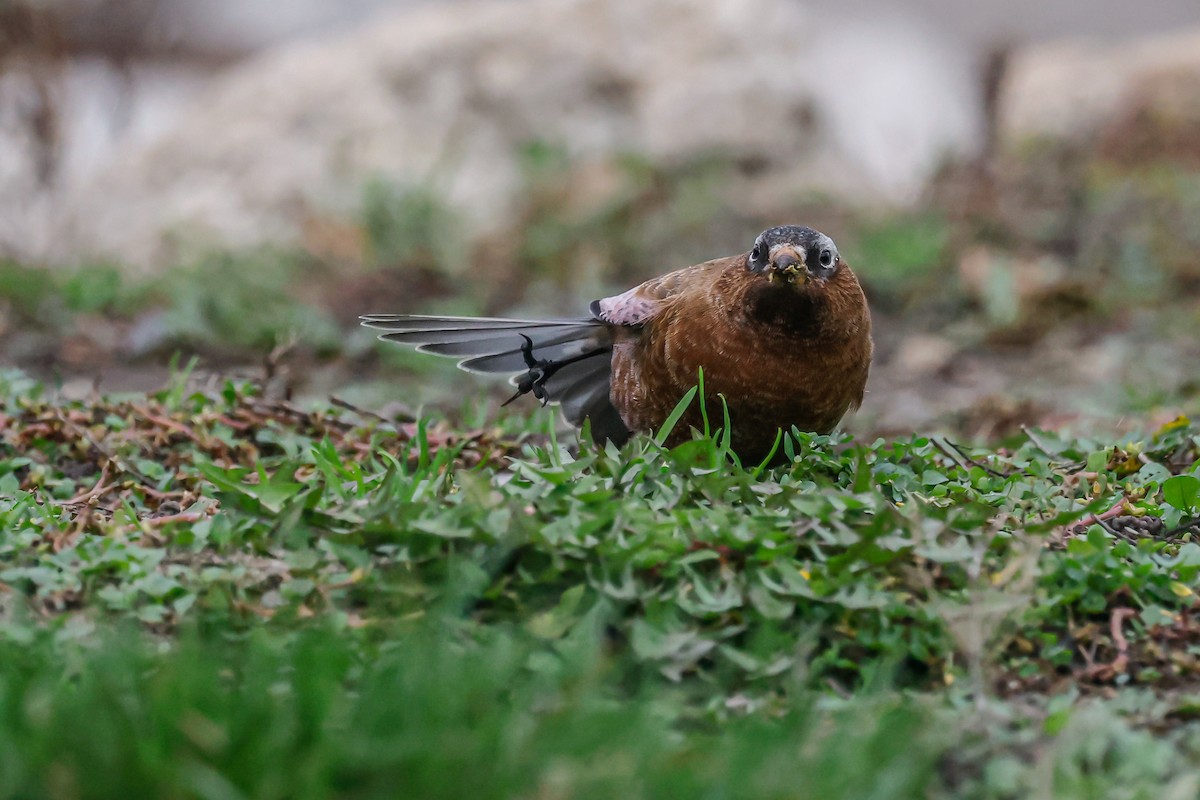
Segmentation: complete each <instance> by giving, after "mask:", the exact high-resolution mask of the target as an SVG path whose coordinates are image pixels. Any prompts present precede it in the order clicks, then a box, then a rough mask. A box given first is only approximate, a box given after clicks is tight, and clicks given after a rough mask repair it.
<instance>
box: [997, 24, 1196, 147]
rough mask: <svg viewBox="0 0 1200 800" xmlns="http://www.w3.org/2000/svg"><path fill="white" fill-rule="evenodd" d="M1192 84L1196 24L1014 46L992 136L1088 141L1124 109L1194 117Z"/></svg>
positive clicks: (1014, 143) (1012, 140) (1124, 116)
mask: <svg viewBox="0 0 1200 800" xmlns="http://www.w3.org/2000/svg"><path fill="white" fill-rule="evenodd" d="M1198 84H1200V28H1192V29H1186V30H1183V31H1180V32H1178V33H1172V34H1169V35H1155V36H1145V37H1139V38H1136V39H1132V40H1128V39H1126V40H1120V39H1073V40H1066V41H1058V42H1051V43H1048V44H1039V45H1032V46H1028V47H1024V48H1020V49H1017V50H1016V51H1014V52H1013V53H1012V54H1011V56H1010V58H1009V61H1008V67H1007V72H1006V75H1005V78H1004V84H1003V87H1002V91H1001V96H1000V100H999V108H998V127H999V132H1000V137H1001V140H1002V142H1004V143H1005V144H1006V145H1008V146H1010V147H1019V146H1021V145H1022V144H1024V143H1026V142H1028V141H1030V140H1035V139H1043V138H1049V139H1056V140H1067V141H1071V142H1075V143H1077V144H1091V143H1092V142H1093V141H1094V140H1095V139H1096V137H1098V136H1100V134H1101V133H1102V132H1103V131H1105V130H1106V129H1110V128H1111V127H1112V126H1121V125H1123V124H1125V122H1124V121H1126V120H1129V119H1130V118H1131V117H1130V115H1131V114H1133V115H1135V116H1138V115H1140V116H1142V117H1143V118H1153V117H1155V116H1156V115H1158V114H1160V113H1162V114H1164V115H1166V116H1168V117H1177V116H1179V114H1180V113H1181V111H1182V113H1184V114H1185V115H1191V116H1192V117H1193V118H1194V115H1195V113H1196V112H1195V108H1196V107H1195V106H1191V103H1192V102H1194V101H1195V100H1196V99H1197V97H1198V95H1200V92H1198V91H1197V90H1196V88H1195V87H1196V86H1197V85H1198ZM1181 99H1182V100H1185V101H1186V102H1185V103H1184V104H1183V106H1181V105H1180V100H1181ZM1187 108H1191V110H1190V111H1189V110H1187Z"/></svg>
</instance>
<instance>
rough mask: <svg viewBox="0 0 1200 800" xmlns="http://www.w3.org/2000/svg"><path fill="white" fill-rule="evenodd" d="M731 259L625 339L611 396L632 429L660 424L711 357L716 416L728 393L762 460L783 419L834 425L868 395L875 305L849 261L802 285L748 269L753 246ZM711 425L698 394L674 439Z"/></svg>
mask: <svg viewBox="0 0 1200 800" xmlns="http://www.w3.org/2000/svg"><path fill="white" fill-rule="evenodd" d="M724 262H727V263H722V264H718V263H714V264H713V269H712V271H708V270H705V272H708V274H707V275H699V274H698V275H697V278H698V279H697V280H696V281H695V285H692V286H687V287H685V288H684V289H683V290H682V291H680V292H678V293H677V294H676V295H675V296H673V297H672V298H671V299H670V301H669V302H668V303H667V305H666V306H665V307H664V308H663V309H662V311H661V312H660V313H659V314H657V315H655V317H654V318H653V319H651V320H648V321H647V323H646V325H645V326H643V327H642V328H641V329H640V330H637V331H629V332H628V333H627V334H626V335H624V336H621V337H619V338H618V340H617V341H616V342H615V344H614V348H613V356H612V370H613V372H612V386H611V398H612V401H613V405H614V406H615V407H616V408H617V410H618V411H619V412H620V414H621V417H622V419H623V420H624V422H625V424H626V425H627V426H628V427H629V429H630V430H634V431H638V430H650V429H656V428H658V427H659V426H661V425H662V423H663V422H664V421H665V420H666V418H667V416H668V415H669V414H670V413H671V411H672V410H673V409H674V408H675V406H676V405H677V404H678V402H679V400H680V398H682V397H683V395H684V394H685V393H686V392H687V391H688V390H689V389H690V388H691V387H692V386H695V385H696V381H697V374H698V371H699V370H700V369H701V368H703V370H704V385H705V395H706V400H707V410H708V414H709V419H710V421H712V424H713V425H714V427H715V426H719V425H721V419H722V407H721V398H724V400H725V402H726V404H727V405H728V407H729V414H730V420H731V423H732V429H733V445H734V449H735V450H736V451H737V452H738V454H739V456H741V458H742V459H743V460H745V461H754V460H758V459H762V458H764V457H766V455H767V453H768V452H769V450H770V448H771V446H772V445H773V443H774V441H775V438H776V435H777V432H778V430H779V429H780V428H783V429H784V430H789V429H790V428H791V427H792V426H793V425H794V426H796V427H797V428H799V429H800V430H804V431H814V432H819V433H827V432H829V431H831V430H832V429H833V428H834V426H835V425H837V423H838V421H839V420H841V418H842V417H843V416H844V415H845V413H846V411H848V410H849V409H850V408H851V407H852V406H857V405H858V404H859V403H861V402H862V398H863V392H864V389H865V386H866V380H867V371H868V369H869V366H870V361H871V351H872V345H871V323H870V313H869V311H868V309H867V304H866V299H865V297H864V296H863V293H862V289H861V288H860V286H859V284H858V280H857V279H856V278H855V276H854V273H853V272H852V271H851V270H850V268H849V267H848V266H845V265H843V266H842V267H841V268H840V269H839V270H838V272H837V273H836V274H835V275H834V276H833V277H832V278H831V279H829V280H828V281H827V282H824V283H819V284H816V285H814V286H812V287H810V288H807V289H803V290H797V289H795V288H794V287H790V286H786V285H785V286H780V285H772V284H770V283H769V282H768V281H767V279H766V278H765V277H763V276H762V275H758V274H755V273H752V272H750V271H748V270H747V269H746V268H745V261H744V257H735V258H730V259H725V260H724ZM713 272H719V274H716V275H714V274H713ZM701 425H702V418H701V414H700V409H699V405H698V404H693V406H692V408H691V409H690V410H689V413H688V414H687V415H686V416H685V417H684V419H683V420H682V421H681V424H680V425H679V426H677V427H676V429H675V431H674V433H673V434H672V439H673V440H674V441H675V442H677V441H679V440H682V439H686V438H687V437H688V436H689V428H690V427H700V426H701Z"/></svg>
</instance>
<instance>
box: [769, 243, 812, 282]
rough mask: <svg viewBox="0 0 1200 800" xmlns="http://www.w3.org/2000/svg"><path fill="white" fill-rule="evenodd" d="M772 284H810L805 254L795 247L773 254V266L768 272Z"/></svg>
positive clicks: (785, 248)
mask: <svg viewBox="0 0 1200 800" xmlns="http://www.w3.org/2000/svg"><path fill="white" fill-rule="evenodd" d="M767 278H768V279H769V280H770V281H771V283H776V282H783V283H799V284H801V285H803V284H805V283H807V282H808V268H807V267H806V266H805V263H804V253H802V252H800V251H798V250H796V248H794V247H790V246H784V247H780V248H779V249H778V250H776V251H775V252H773V253H772V254H771V266H770V268H769V269H768V271H767Z"/></svg>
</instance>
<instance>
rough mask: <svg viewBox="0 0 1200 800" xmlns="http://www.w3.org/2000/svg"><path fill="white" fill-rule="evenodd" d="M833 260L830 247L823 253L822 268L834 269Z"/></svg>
mask: <svg viewBox="0 0 1200 800" xmlns="http://www.w3.org/2000/svg"><path fill="white" fill-rule="evenodd" d="M833 259H834V256H833V251H832V250H830V249H829V248H828V247H826V248H825V249H824V250H822V251H821V266H822V267H826V268H828V267H832V266H833Z"/></svg>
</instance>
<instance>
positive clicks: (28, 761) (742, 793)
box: [0, 373, 1200, 798]
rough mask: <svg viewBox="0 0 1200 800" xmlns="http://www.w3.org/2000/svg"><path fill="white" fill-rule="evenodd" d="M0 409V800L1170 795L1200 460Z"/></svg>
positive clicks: (1186, 712) (941, 443)
mask: <svg viewBox="0 0 1200 800" xmlns="http://www.w3.org/2000/svg"><path fill="white" fill-rule="evenodd" d="M517 422H518V423H519V424H516V425H512V424H510V425H509V427H508V428H507V429H499V428H497V429H480V430H462V431H458V430H453V429H451V428H449V427H447V426H446V425H444V424H443V423H439V422H437V421H435V420H433V419H430V418H422V419H419V420H417V421H414V422H393V421H390V420H386V419H382V418H378V417H376V416H374V415H372V414H371V413H369V412H366V411H362V410H357V409H353V408H345V407H317V408H311V409H310V408H305V409H301V408H297V407H294V406H292V405H290V404H288V403H285V402H281V401H277V400H271V399H269V398H267V397H264V396H263V394H262V390H261V389H260V388H259V387H257V386H255V385H253V384H241V383H235V382H216V383H209V384H202V383H199V382H197V381H195V380H189V379H188V376H187V375H183V374H181V375H179V376H178V377H177V378H176V379H175V380H174V381H173V382H172V383H171V385H169V386H168V387H166V388H165V389H164V390H162V391H161V392H158V393H156V394H154V395H151V396H148V397H138V398H132V399H130V398H126V399H93V400H90V401H86V402H63V401H60V400H58V399H57V398H55V397H54V396H52V395H47V393H46V392H45V391H44V390H43V389H42V388H41V387H40V386H38V385H37V384H35V383H34V382H32V381H30V380H28V379H26V378H24V377H23V376H21V375H20V374H18V373H6V374H4V375H3V377H0V440H2V442H3V450H0V796H13V797H37V796H54V797H101V796H112V795H114V794H133V795H138V796H188V797H191V796H195V797H327V796H347V797H359V796H361V797H369V796H394V795H395V793H396V792H397V791H400V790H399V789H398V787H402V786H403V787H405V788H406V791H405V792H404V793H405V794H408V795H411V796H447V797H461V796H477V795H478V796H497V797H500V796H503V797H514V796H517V797H521V796H554V797H592V796H598V797H605V796H612V797H638V796H642V797H658V796H710V797H830V796H838V797H848V796H853V797H881V798H883V797H914V796H924V797H980V798H1008V797H1014V798H1015V797H1026V796H1037V795H1038V793H1041V795H1042V796H1055V797H1110V796H1111V797H1167V796H1179V797H1184V796H1192V795H1194V794H1195V791H1196V788H1197V787H1196V779H1195V774H1196V769H1197V767H1198V766H1200V738H1198V737H1200V727H1197V725H1196V723H1195V719H1196V716H1197V715H1196V709H1197V707H1200V702H1198V698H1197V696H1196V695H1194V694H1193V693H1192V689H1191V687H1192V686H1194V677H1195V675H1196V673H1197V671H1198V670H1200V660H1198V658H1197V653H1200V634H1198V633H1197V630H1198V629H1197V628H1196V627H1195V624H1194V622H1193V618H1192V614H1193V607H1194V604H1195V602H1196V594H1195V593H1196V592H1197V591H1198V590H1200V547H1198V546H1197V544H1196V543H1195V542H1194V541H1193V539H1194V538H1195V536H1196V535H1197V533H1200V531H1198V530H1197V517H1198V516H1200V491H1198V490H1200V428H1197V426H1196V425H1194V424H1192V423H1190V422H1188V421H1187V420H1183V419H1181V420H1178V421H1176V422H1175V423H1172V424H1170V425H1167V426H1164V427H1163V428H1162V429H1159V430H1154V431H1148V432H1147V433H1146V434H1145V435H1144V436H1142V437H1138V438H1136V440H1134V441H1123V442H1104V441H1091V440H1087V439H1081V438H1065V437H1063V436H1060V435H1058V434H1055V433H1053V432H1049V431H1030V432H1029V433H1028V434H1027V435H1023V436H1021V437H1018V438H1016V439H1014V440H1012V441H1007V442H1001V443H998V444H997V446H995V447H989V448H982V447H968V446H962V445H958V444H955V443H952V442H949V441H947V440H945V439H942V438H937V437H923V436H913V437H908V438H902V439H895V440H880V441H874V442H856V441H852V440H849V439H847V438H846V437H844V436H833V437H823V436H822V437H814V436H807V435H804V434H799V433H796V434H795V435H794V436H791V437H789V438H788V439H787V440H785V441H784V442H783V444H782V446H783V447H784V448H785V451H786V452H787V453H788V455H789V457H790V464H789V465H788V466H786V467H781V468H778V469H774V470H769V471H768V470H762V469H760V468H758V467H755V466H752V465H751V466H747V467H742V466H739V465H737V464H736V463H734V461H733V460H731V458H730V454H729V453H728V451H727V445H726V437H724V436H723V434H722V432H721V431H720V430H717V429H716V428H718V427H719V426H718V422H717V421H716V420H714V421H713V427H714V430H713V431H712V432H711V434H710V435H704V434H698V435H697V437H696V438H695V439H693V440H692V441H690V442H688V443H685V444H683V445H681V446H679V447H676V448H674V449H664V448H663V447H661V446H660V445H659V444H658V443H657V441H659V440H661V437H659V438H658V440H656V439H655V438H651V437H639V438H637V439H635V440H634V442H632V443H631V444H630V445H628V446H627V447H626V448H624V449H623V450H621V451H618V450H615V449H611V448H610V449H599V450H598V449H595V448H592V447H589V446H583V447H581V448H576V447H575V444H574V442H559V441H556V439H555V438H554V436H553V433H552V431H550V430H548V429H547V427H546V425H547V423H548V415H545V414H534V415H533V416H531V417H530V418H529V419H528V420H526V421H524V422H523V423H522V422H521V421H520V420H517Z"/></svg>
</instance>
